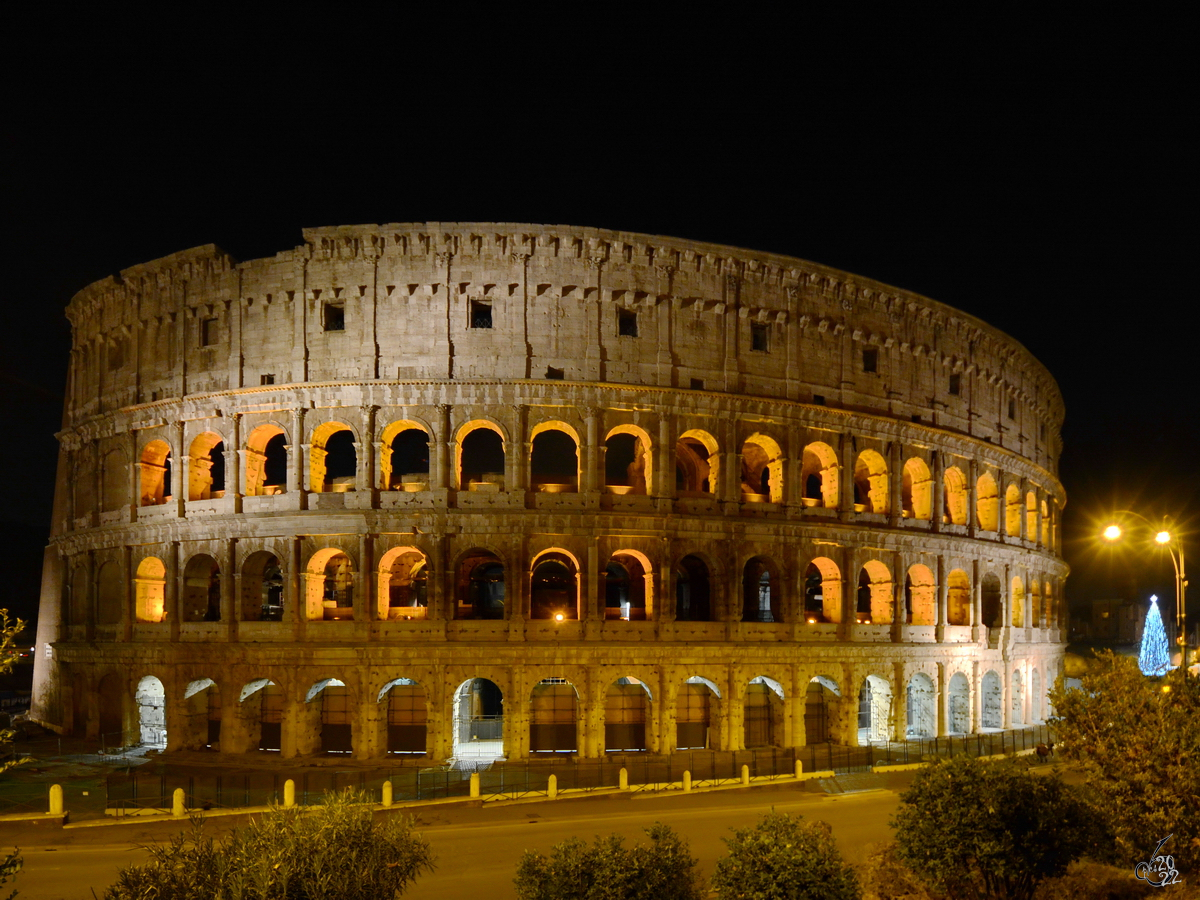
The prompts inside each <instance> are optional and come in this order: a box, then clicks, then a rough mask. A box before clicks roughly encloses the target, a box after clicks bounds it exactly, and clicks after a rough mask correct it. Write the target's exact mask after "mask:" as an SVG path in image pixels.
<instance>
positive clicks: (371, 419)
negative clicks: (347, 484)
mask: <svg viewBox="0 0 1200 900" xmlns="http://www.w3.org/2000/svg"><path fill="white" fill-rule="evenodd" d="M378 409H379V407H377V406H370V405H367V406H363V407H362V427H363V431H362V440H361V441H360V443H361V447H357V446H356V447H355V448H354V449H355V453H356V455H357V458H358V472H357V473H356V474H357V475H358V477H357V479H356V480H357V482H358V483H357V485H356V486H355V489H356V490H358V491H362V492H364V493H365V495H366V496H365V499H364V501H363V502H364V503H366V504H369V505H370V506H372V507H375V506H378V505H379V486H378V481H379V479H378V477H377V475H376V462H375V450H376V445H375V414H376V412H377V411H378Z"/></svg>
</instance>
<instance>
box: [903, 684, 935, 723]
mask: <svg viewBox="0 0 1200 900" xmlns="http://www.w3.org/2000/svg"><path fill="white" fill-rule="evenodd" d="M904 699H905V704H904V705H905V714H906V718H905V721H906V727H905V732H904V734H905V737H906V738H918V739H919V738H928V737H936V736H937V689H936V688H935V687H934V685H933V679H931V678H930V677H929V676H928V675H926V674H925V673H924V672H917V673H916V674H914V675H913V676H912V678H910V679H908V686H907V687H906V688H905V697H904Z"/></svg>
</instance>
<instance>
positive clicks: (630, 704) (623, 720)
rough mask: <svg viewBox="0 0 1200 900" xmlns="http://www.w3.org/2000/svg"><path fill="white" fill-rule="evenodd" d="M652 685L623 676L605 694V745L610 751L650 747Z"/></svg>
mask: <svg viewBox="0 0 1200 900" xmlns="http://www.w3.org/2000/svg"><path fill="white" fill-rule="evenodd" d="M652 700H653V697H652V696H651V694H650V688H649V687H647V686H646V684H645V683H644V682H643V681H640V680H639V679H637V678H633V677H629V676H623V677H621V678H618V679H617V680H616V681H614V682H613V683H612V684H610V685H609V686H608V689H607V690H606V691H605V695H604V749H605V751H606V752H608V753H621V752H631V751H632V752H640V751H644V750H649V749H650V746H649V743H648V742H647V740H646V730H647V729H646V726H647V724H648V722H649V721H650V703H651V701H652Z"/></svg>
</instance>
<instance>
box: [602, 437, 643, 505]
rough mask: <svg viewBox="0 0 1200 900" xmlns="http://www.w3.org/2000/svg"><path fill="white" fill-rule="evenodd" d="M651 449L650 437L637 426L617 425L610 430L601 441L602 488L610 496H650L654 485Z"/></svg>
mask: <svg viewBox="0 0 1200 900" xmlns="http://www.w3.org/2000/svg"><path fill="white" fill-rule="evenodd" d="M652 447H653V445H652V443H651V442H650V435H649V434H647V433H646V431H645V429H643V428H639V427H638V426H636V425H618V426H617V427H615V428H613V429H611V430H609V432H608V434H607V435H606V436H605V438H604V484H605V487H606V488H607V489H608V491H609V492H610V493H613V494H639V495H642V494H648V493H649V492H650V485H652V484H653V483H654V479H653V467H654V455H653V453H652V452H651V449H652ZM622 488H626V489H627V490H622Z"/></svg>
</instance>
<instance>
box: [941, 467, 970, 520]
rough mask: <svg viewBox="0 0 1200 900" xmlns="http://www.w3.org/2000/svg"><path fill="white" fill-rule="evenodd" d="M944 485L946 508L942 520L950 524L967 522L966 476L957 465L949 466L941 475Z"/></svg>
mask: <svg viewBox="0 0 1200 900" xmlns="http://www.w3.org/2000/svg"><path fill="white" fill-rule="evenodd" d="M942 482H943V484H944V485H945V499H946V509H945V512H944V518H943V521H945V522H949V523H950V524H952V525H966V524H967V476H966V475H964V474H963V472H962V469H960V468H959V467H958V466H950V467H949V468H948V469H946V473H945V475H944V476H943V477H942Z"/></svg>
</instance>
